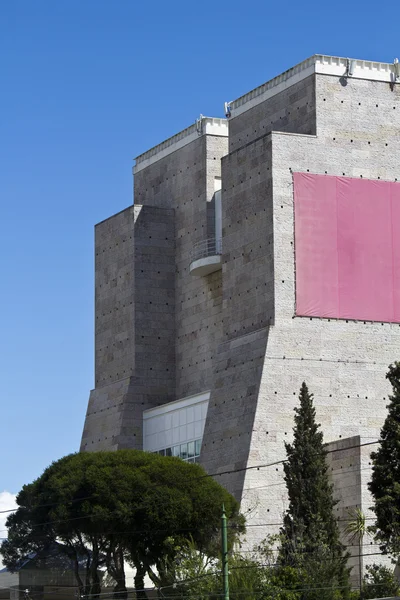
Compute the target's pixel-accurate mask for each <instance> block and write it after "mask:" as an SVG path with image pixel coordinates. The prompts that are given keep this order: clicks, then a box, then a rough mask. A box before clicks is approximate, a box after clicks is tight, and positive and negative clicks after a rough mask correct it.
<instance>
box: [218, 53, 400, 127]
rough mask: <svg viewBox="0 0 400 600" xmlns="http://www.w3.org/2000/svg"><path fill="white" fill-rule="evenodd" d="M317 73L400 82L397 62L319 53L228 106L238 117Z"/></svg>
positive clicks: (230, 111) (231, 112)
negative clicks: (381, 61) (382, 61)
mask: <svg viewBox="0 0 400 600" xmlns="http://www.w3.org/2000/svg"><path fill="white" fill-rule="evenodd" d="M397 69H398V67H397ZM314 73H319V74H321V75H333V76H336V77H346V78H349V79H369V80H372V81H383V82H388V83H396V82H397V83H400V79H399V72H398V70H397V71H396V65H395V64H394V63H380V62H374V61H369V60H358V59H351V58H350V59H349V58H342V57H338V56H324V55H322V54H315V55H314V56H311V57H310V58H307V59H306V60H304V61H303V62H301V63H299V64H298V65H296V66H295V67H292V68H291V69H288V70H287V71H285V72H284V73H281V74H280V75H278V76H277V77H274V78H273V79H271V80H270V81H267V82H266V83H263V84H262V85H260V86H258V87H257V88H255V89H254V90H251V91H250V92H248V93H247V94H244V95H243V96H240V98H237V100H233V101H232V102H227V103H226V105H225V106H226V109H227V111H228V113H229V116H230V117H231V118H234V117H237V116H238V115H240V114H241V113H243V112H245V111H247V110H249V109H250V108H253V106H256V105H257V104H260V103H261V102H264V101H265V100H267V99H268V98H271V97H272V96H275V95H276V94H279V93H280V92H282V91H283V90H285V89H287V88H289V87H291V86H292V85H294V84H295V83H298V82H299V81H301V80H302V79H305V78H306V77H309V76H310V75H312V74H314Z"/></svg>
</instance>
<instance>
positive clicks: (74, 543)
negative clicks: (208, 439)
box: [1, 450, 244, 597]
mask: <svg viewBox="0 0 400 600" xmlns="http://www.w3.org/2000/svg"><path fill="white" fill-rule="evenodd" d="M223 503H224V504H225V507H226V510H227V513H228V515H230V517H231V525H232V526H231V527H230V528H229V534H230V540H229V541H230V544H231V545H232V543H233V541H234V540H235V537H236V535H237V533H238V532H239V531H242V530H243V529H244V523H243V518H242V517H241V516H240V515H239V506H238V503H237V502H236V501H235V499H234V498H233V497H232V496H231V495H230V494H228V492H227V491H226V490H225V489H224V488H222V487H221V486H220V485H219V484H218V483H217V482H215V481H214V480H213V479H212V478H211V477H207V476H206V474H205V472H204V470H203V469H202V468H201V467H200V466H199V465H197V464H189V463H186V462H184V461H182V460H180V459H179V458H174V457H162V456H159V455H157V454H150V453H147V452H141V451H137V450H119V451H117V452H87V453H81V454H71V455H69V456H66V457H64V458H62V459H61V460H59V461H57V462H55V463H53V464H52V465H50V467H48V468H47V469H46V470H45V471H44V473H43V474H42V475H41V477H39V478H38V479H37V480H36V481H34V482H33V483H31V484H29V485H26V486H24V487H23V489H22V490H21V492H20V493H19V494H18V496H17V504H18V506H19V508H18V510H17V511H16V512H15V513H14V514H13V515H11V516H10V517H9V518H8V520H7V526H8V527H9V538H8V540H7V541H5V542H3V544H2V546H1V553H2V555H3V560H4V562H5V564H6V566H7V567H8V568H9V569H10V570H15V569H17V568H18V564H19V562H20V561H21V560H22V559H23V558H24V557H25V556H26V554H27V553H29V552H31V551H39V550H41V549H43V548H44V547H45V546H46V545H47V544H49V543H52V542H54V541H56V540H57V541H59V542H61V543H62V544H63V547H64V548H65V552H66V553H68V555H69V556H70V557H71V558H72V559H73V560H74V564H75V565H76V568H75V575H76V577H77V581H78V585H79V587H80V589H81V593H83V594H88V593H91V594H92V595H96V594H98V593H99V591H100V583H101V582H100V581H99V577H98V569H99V567H100V566H101V565H102V563H104V564H105V565H106V567H107V570H108V572H109V574H111V575H112V577H113V578H114V580H115V581H116V587H115V592H116V593H118V596H119V597H121V596H122V597H123V596H124V595H126V587H125V573H124V563H123V559H124V557H126V558H127V559H128V560H129V561H130V562H131V563H132V564H133V566H134V567H135V569H136V577H135V586H136V589H137V590H142V589H143V588H144V581H143V580H144V576H145V575H146V574H149V575H150V577H152V579H153V580H154V581H157V579H158V580H159V579H160V578H162V577H165V575H166V574H165V570H166V568H167V565H170V564H172V562H173V560H174V557H175V553H176V546H177V544H179V542H180V541H183V540H185V539H189V538H190V539H191V540H193V543H194V544H195V545H196V548H198V549H199V550H200V551H207V553H208V554H209V555H210V556H213V555H217V553H218V544H219V529H220V516H221V507H222V504H223ZM171 539H172V540H174V543H171ZM81 557H85V560H86V576H85V579H84V580H83V581H82V579H81V577H80V575H79V572H78V569H77V566H78V564H79V560H80V559H81ZM140 595H141V593H140V592H139V593H137V596H138V597H140Z"/></svg>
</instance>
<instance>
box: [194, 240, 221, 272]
mask: <svg viewBox="0 0 400 600" xmlns="http://www.w3.org/2000/svg"><path fill="white" fill-rule="evenodd" d="M221 254H222V240H221V239H216V238H210V239H208V240H202V241H201V242H198V243H197V244H195V245H194V246H193V249H192V252H191V255H190V267H189V271H190V274H191V275H197V276H204V275H209V274H210V273H214V272H215V271H219V270H220V269H221V265H222V260H221Z"/></svg>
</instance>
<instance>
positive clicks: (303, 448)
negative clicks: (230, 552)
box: [279, 383, 349, 599]
mask: <svg viewBox="0 0 400 600" xmlns="http://www.w3.org/2000/svg"><path fill="white" fill-rule="evenodd" d="M299 399H300V406H299V407H298V408H297V407H296V408H295V409H294V410H295V417H294V420H295V426H294V429H293V432H294V436H293V443H292V444H288V443H286V444H285V448H286V453H287V461H286V462H285V464H284V479H285V482H286V486H287V491H288V497H289V507H288V510H287V511H286V513H285V515H284V519H283V527H282V528H281V547H280V553H279V563H280V564H281V565H282V566H284V567H288V566H290V567H295V568H297V569H299V571H300V572H302V573H303V579H304V582H305V584H306V587H308V588H309V589H311V588H312V587H314V588H315V587H316V586H318V587H320V588H327V589H328V591H327V592H326V594H325V596H326V597H334V595H335V593H334V590H339V591H340V595H346V593H347V591H348V585H349V571H348V569H347V567H346V562H347V555H346V553H345V549H344V546H343V545H342V543H341V542H340V539H339V528H338V524H337V521H336V519H335V516H334V507H335V505H336V503H337V502H336V501H335V500H334V498H333V490H332V484H331V483H330V482H329V478H328V466H327V462H326V454H327V453H326V450H325V448H324V443H323V434H322V431H321V430H320V425H319V424H317V423H316V420H315V408H314V405H313V395H312V394H310V393H309V391H308V388H307V386H306V384H305V383H303V384H302V386H301V389H300V395H299ZM319 563H320V567H318V565H319ZM313 584H315V585H313ZM325 591H326V590H325ZM321 595H322V594H321V593H320V592H316V594H315V597H321ZM307 598H308V599H309V598H310V593H309V592H308V593H307Z"/></svg>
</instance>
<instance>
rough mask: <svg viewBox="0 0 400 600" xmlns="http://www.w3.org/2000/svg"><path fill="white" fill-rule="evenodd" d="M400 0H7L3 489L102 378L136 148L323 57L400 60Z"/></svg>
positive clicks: (51, 445) (2, 37)
mask: <svg viewBox="0 0 400 600" xmlns="http://www.w3.org/2000/svg"><path fill="white" fill-rule="evenodd" d="M398 15H399V11H398V6H397V3H395V1H394V0H391V1H383V2H380V3H379V6H377V5H376V3H372V2H368V1H367V2H366V1H363V2H361V0H356V1H353V2H352V3H348V2H347V1H346V2H345V1H343V0H339V1H338V2H336V3H323V2H320V1H319V2H315V1H312V2H308V3H300V2H297V1H296V2H295V1H294V0H288V1H287V2H285V3H280V2H276V3H273V5H272V4H271V3H269V2H266V1H265V0H264V1H261V0H250V1H249V2H238V1H236V0H231V1H226V2H223V1H221V2H215V1H214V2H210V1H209V0H205V1H203V2H201V3H191V2H187V1H186V2H181V1H175V0H169V2H160V1H159V0H153V1H152V2H146V3H144V2H142V3H139V2H137V1H134V0H117V1H111V0H108V1H104V0H97V1H96V2H95V1H94V0H84V1H82V0H57V1H56V2H54V1H52V0H36V1H33V0H23V1H22V0H1V2H0V78H1V84H0V202H1V213H0V215H1V217H0V218H1V235H0V277H1V290H2V293H1V295H0V333H1V337H0V382H1V383H0V394H1V407H2V411H1V414H2V430H1V433H2V435H1V438H0V439H1V442H0V443H1V450H2V456H3V467H2V470H1V478H0V491H1V490H8V491H10V492H12V493H15V492H17V491H18V490H19V489H20V488H21V486H22V485H23V484H24V483H28V482H30V481H32V480H33V479H34V478H35V477H37V476H38V475H40V473H41V472H42V470H43V469H44V468H45V467H46V466H47V465H48V464H49V463H50V462H51V461H53V460H56V459H57V458H59V457H61V456H63V455H64V454H67V453H69V452H72V451H75V450H77V449H78V447H79V441H80V435H81V431H82V426H83V420H84V415H85V411H86V405H87V400H88V395H89V390H90V389H91V387H92V386H93V226H94V224H95V223H96V222H98V221H100V220H102V219H104V218H106V217H108V216H110V215H111V214H113V213H115V212H117V211H119V210H121V209H123V208H125V207H126V206H127V205H129V204H131V203H132V175H131V167H132V164H133V162H132V159H133V157H135V156H136V155H138V154H140V153H141V152H143V151H145V150H146V149H148V148H150V147H151V146H153V145H155V144H157V143H158V142H160V141H162V140H163V139H165V138H166V137H169V136H170V135H172V134H174V133H176V132H178V131H179V130H181V129H183V128H184V127H187V126H188V125H190V124H191V123H192V122H193V121H194V120H195V119H196V118H197V117H198V116H199V114H200V113H202V114H204V115H208V116H223V103H224V101H226V100H232V99H234V98H237V97H238V96H240V95H242V94H243V93H245V92H247V91H249V90H250V89H252V88H253V87H255V86H257V85H260V84H261V83H263V82H265V81H267V80H268V79H270V78H271V77H273V76H275V75H277V74H279V73H280V72H282V71H284V70H286V69H287V68H289V67H291V66H293V65H295V64H296V63H298V62H300V61H302V60H303V59H305V58H307V57H308V56H310V55H312V54H315V53H321V54H334V55H339V56H350V57H354V58H364V59H370V60H376V61H384V62H392V61H393V59H394V57H395V56H398V55H400V44H399V42H398Z"/></svg>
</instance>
